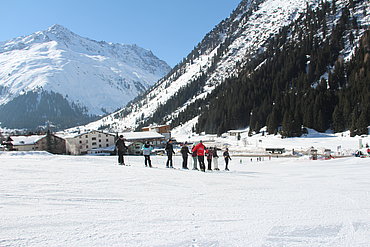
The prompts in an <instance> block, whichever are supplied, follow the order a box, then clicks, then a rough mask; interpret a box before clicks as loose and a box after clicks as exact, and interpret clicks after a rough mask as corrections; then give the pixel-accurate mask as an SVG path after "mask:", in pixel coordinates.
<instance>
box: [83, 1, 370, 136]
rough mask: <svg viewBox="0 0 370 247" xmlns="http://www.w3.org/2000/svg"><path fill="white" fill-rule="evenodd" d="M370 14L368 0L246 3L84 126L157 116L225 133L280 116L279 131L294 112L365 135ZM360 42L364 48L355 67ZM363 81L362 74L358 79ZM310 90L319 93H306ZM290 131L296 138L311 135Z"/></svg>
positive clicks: (149, 120)
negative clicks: (141, 89)
mask: <svg viewBox="0 0 370 247" xmlns="http://www.w3.org/2000/svg"><path fill="white" fill-rule="evenodd" d="M369 12H370V4H369V2H368V1H350V2H348V1H342V0H333V1H319V0H311V1H305V0H289V1H282V0H260V1H249V0H243V1H242V2H241V3H240V4H239V6H238V7H237V9H236V10H235V11H234V12H233V13H232V14H231V15H230V17H229V18H227V19H225V20H224V21H222V22H221V23H220V24H218V25H217V26H216V27H215V28H214V29H213V30H212V31H211V32H209V33H208V34H207V35H206V36H205V37H204V39H203V40H202V41H201V42H200V43H199V44H198V45H197V46H196V47H195V49H194V50H193V51H192V52H191V53H190V54H189V55H188V56H187V57H186V58H184V60H183V61H182V62H180V63H179V64H178V65H177V66H175V67H174V68H173V69H172V71H171V72H170V73H169V74H168V75H167V76H166V77H164V78H163V79H162V80H160V81H159V82H158V83H157V84H156V85H155V86H154V87H152V88H151V89H150V90H148V91H147V92H146V93H145V94H144V95H141V96H140V97H139V98H137V99H136V100H135V101H133V102H131V103H130V104H129V105H128V106H127V107H125V108H123V109H122V110H120V111H117V112H115V113H114V114H112V115H110V116H107V117H105V118H103V119H101V120H99V121H97V122H93V123H91V124H89V125H87V126H85V127H84V128H88V129H96V128H107V129H110V130H113V131H115V130H125V129H132V128H140V127H142V126H145V125H150V124H153V123H159V124H163V123H167V124H171V126H172V127H177V126H181V125H183V124H187V125H188V124H189V123H192V124H193V126H192V128H193V130H194V131H196V132H203V131H205V132H207V133H217V134H220V133H224V132H225V131H227V130H229V129H238V128H246V127H248V126H250V127H251V128H250V129H251V130H252V131H255V132H258V131H259V130H260V128H261V127H263V126H267V125H268V124H269V123H273V124H271V126H272V127H271V126H270V128H269V132H270V133H273V132H275V131H277V130H279V129H281V127H282V125H283V122H284V116H285V115H286V114H285V113H286V112H289V113H290V115H289V114H288V115H287V116H286V118H285V119H286V122H287V123H288V122H295V123H296V124H297V126H299V128H300V127H301V126H302V125H303V126H306V127H309V128H314V129H316V130H319V131H325V130H326V129H327V128H332V129H334V125H337V126H340V128H338V131H344V130H346V129H349V128H352V127H353V133H361V132H362V129H363V128H362V127H363V126H362V125H366V123H368V122H369V120H368V119H366V118H365V117H361V115H362V116H367V112H368V110H369V109H368V108H366V107H362V106H364V105H365V106H366V105H368V104H367V103H366V102H367V101H366V100H365V101H363V100H361V102H358V101H357V100H360V99H366V97H367V93H368V91H363V92H359V93H356V97H352V98H351V95H353V94H355V92H354V91H356V92H357V91H358V88H363V86H362V85H363V84H364V83H365V85H366V81H367V80H368V78H367V77H366V73H362V74H361V72H360V71H361V70H362V68H365V70H366V64H367V60H364V59H362V58H363V57H366V47H367V43H366V38H367V36H366V35H367V34H366V31H367V30H368V28H369V25H370V18H369V15H368V14H367V13H369ZM364 40H365V41H364ZM360 44H362V47H360ZM359 47H360V49H362V50H361V52H358V53H357V55H358V56H357V57H356V59H355V62H353V63H352V64H351V65H349V62H350V61H351V60H352V58H354V55H355V54H356V52H355V51H356V49H358V48H359ZM361 59H362V60H361ZM344 68H346V70H344ZM347 68H349V69H348V70H347ZM342 72H343V73H342ZM363 75H364V76H363ZM337 78H339V79H337ZM355 78H357V79H358V78H361V80H357V81H358V82H357V85H354V84H353V82H356V80H355ZM335 79H336V80H335ZM320 85H321V86H320ZM325 85H326V88H325ZM330 86H332V88H330ZM351 86H352V87H351ZM365 87H366V88H367V86H365ZM354 88H356V89H354ZM320 90H321V91H320ZM322 90H324V92H323V91H322ZM326 91H327V92H326ZM305 94H308V95H310V97H309V98H303V97H302V95H305ZM327 94H331V95H330V97H326V96H325V95H327ZM294 95H296V96H294ZM297 99H302V102H301V103H299V104H298V103H297V102H298V100H297ZM303 99H304V102H303ZM325 100H326V101H325ZM347 101H349V102H347ZM356 104H360V105H361V107H359V108H358V109H357V108H356V107H355V106H356ZM275 105H276V107H273V106H275ZM307 105H308V106H310V107H311V109H309V112H308V113H306V112H305V110H306V107H305V106H307ZM328 105H330V106H331V107H332V108H330V107H326V106H328ZM287 106H292V107H287ZM335 108H338V109H339V108H343V109H344V108H346V111H347V112H346V113H340V114H342V115H344V114H347V116H345V119H344V120H337V119H336V118H335V117H334V113H333V112H334V110H335ZM320 109H321V111H322V112H321V113H320V112H319V110H320ZM274 110H275V111H276V112H277V113H276V114H275V113H274V114H275V116H272V114H273V112H274ZM295 113H296V114H295ZM340 114H339V115H340ZM305 115H307V117H306V118H305V120H304V116H305ZM320 115H321V117H318V116H320ZM352 118H353V119H362V120H361V122H363V124H361V128H360V127H359V126H356V125H357V123H355V124H352ZM334 122H335V123H334ZM299 124H301V125H299ZM286 127H287V126H286ZM287 128H288V129H289V131H288V130H287V131H286V132H285V133H286V135H287V136H294V135H299V133H300V132H301V130H298V131H297V132H296V131H295V130H291V129H293V126H289V127H287ZM359 129H361V131H360V130H359Z"/></svg>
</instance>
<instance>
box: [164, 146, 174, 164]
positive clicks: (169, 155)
mask: <svg viewBox="0 0 370 247" xmlns="http://www.w3.org/2000/svg"><path fill="white" fill-rule="evenodd" d="M165 149H166V153H167V163H166V167H167V168H173V162H172V155H173V154H175V152H174V151H173V144H172V139H169V140H168V142H167V144H166V148H165Z"/></svg>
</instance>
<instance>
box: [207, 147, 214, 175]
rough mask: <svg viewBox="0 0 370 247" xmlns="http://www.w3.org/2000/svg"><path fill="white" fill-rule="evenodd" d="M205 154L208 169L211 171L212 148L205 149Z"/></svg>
mask: <svg viewBox="0 0 370 247" xmlns="http://www.w3.org/2000/svg"><path fill="white" fill-rule="evenodd" d="M206 156H207V162H208V169H207V170H208V171H212V158H213V150H212V148H207V149H206Z"/></svg>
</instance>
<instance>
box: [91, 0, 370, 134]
mask: <svg viewBox="0 0 370 247" xmlns="http://www.w3.org/2000/svg"><path fill="white" fill-rule="evenodd" d="M328 2H329V3H330V4H332V5H336V7H337V9H338V14H337V15H335V14H334V18H332V19H330V20H329V21H330V23H328V25H329V27H328V29H330V27H332V26H333V25H334V24H335V23H337V22H338V20H339V18H340V16H341V15H340V12H339V10H340V9H341V8H342V7H344V6H345V5H348V4H349V3H348V1H345V0H336V1H334V2H335V3H333V1H328ZM322 3H323V1H321V0H310V1H307V0H243V1H241V3H240V4H239V6H238V7H237V8H236V10H235V11H234V12H233V13H232V14H231V15H230V17H229V18H227V19H225V20H224V21H222V22H221V23H220V24H218V25H217V26H216V27H215V28H214V29H213V30H212V31H211V32H209V33H208V34H207V35H206V36H205V38H204V39H203V40H202V42H200V43H199V44H198V45H197V47H196V48H195V49H194V50H193V51H192V52H191V53H190V54H189V55H188V56H187V58H185V59H184V60H183V61H182V62H181V63H180V64H178V65H177V66H176V67H175V68H174V69H173V70H172V71H171V72H170V73H169V74H168V75H167V76H166V77H164V78H163V79H162V80H160V81H159V82H158V83H157V84H156V85H155V86H154V87H152V88H151V89H150V90H149V91H147V92H146V94H144V95H143V96H141V97H140V99H139V100H137V101H136V102H133V103H132V104H130V105H128V106H127V107H125V108H124V109H122V110H120V111H118V112H116V113H114V114H112V115H110V116H107V117H105V118H103V119H101V120H99V121H96V122H93V123H91V124H89V125H87V126H85V128H87V129H96V128H103V127H104V128H109V129H111V130H125V129H130V128H131V129H132V128H136V127H138V126H140V125H143V124H144V125H145V124H150V123H154V122H156V121H158V119H160V121H161V122H162V123H163V122H166V123H172V121H173V119H175V118H178V119H177V120H178V123H177V124H184V123H186V122H188V123H191V124H189V125H188V127H190V128H191V127H193V126H194V124H195V123H196V122H197V116H196V113H195V114H194V116H193V118H192V119H189V116H187V117H186V118H184V119H183V121H181V119H180V120H179V114H181V112H184V111H186V109H187V108H188V107H189V106H190V105H191V104H193V106H194V104H195V105H196V101H197V100H198V99H204V98H206V97H207V96H208V95H210V93H212V92H213V91H214V90H215V89H216V88H217V87H218V86H219V85H221V84H222V83H223V82H225V80H227V79H228V78H231V77H234V76H238V72H239V71H240V70H241V69H243V68H245V67H246V65H248V64H250V63H251V62H254V61H253V60H254V59H255V57H256V56H257V55H259V54H262V53H264V52H265V51H266V49H267V44H268V41H269V40H270V39H271V38H272V37H274V36H275V35H277V34H278V33H279V32H280V31H281V29H282V28H283V27H287V26H289V25H290V24H292V23H293V22H294V21H297V20H298V19H299V18H304V15H303V14H304V13H305V12H306V10H307V8H310V9H313V10H314V9H316V8H317V7H319V6H320V5H321V4H322ZM351 11H353V13H352V15H354V16H356V17H357V21H358V22H359V24H360V25H359V26H360V28H358V30H357V31H356V33H355V37H354V41H355V42H354V44H358V43H359V39H360V37H361V35H362V34H363V33H364V32H365V30H366V29H367V27H369V24H370V17H369V15H367V14H366V13H369V12H370V4H369V2H368V1H357V2H356V6H355V7H354V8H353V10H351ZM302 16H303V17H302ZM347 48H348V49H345V50H343V51H342V54H341V56H343V57H345V58H346V59H347V60H348V59H349V58H350V57H351V56H352V55H353V53H354V49H355V48H356V45H352V44H351V45H348V46H347ZM262 65H263V63H261V64H259V65H258V64H257V65H256V66H255V68H254V69H253V70H252V71H255V70H257V69H258V68H259V67H260V66H262ZM169 102H170V103H169ZM175 103H176V104H175ZM206 103H207V102H206ZM193 108H194V109H196V107H193Z"/></svg>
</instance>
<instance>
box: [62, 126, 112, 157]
mask: <svg viewBox="0 0 370 247" xmlns="http://www.w3.org/2000/svg"><path fill="white" fill-rule="evenodd" d="M60 136H61V137H62V138H64V139H65V140H66V152H67V154H72V155H80V154H87V153H91V152H90V151H91V150H93V149H101V148H107V147H110V146H114V144H115V139H116V136H115V135H114V134H110V133H106V132H102V131H98V130H93V131H89V132H85V133H78V134H60Z"/></svg>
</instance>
